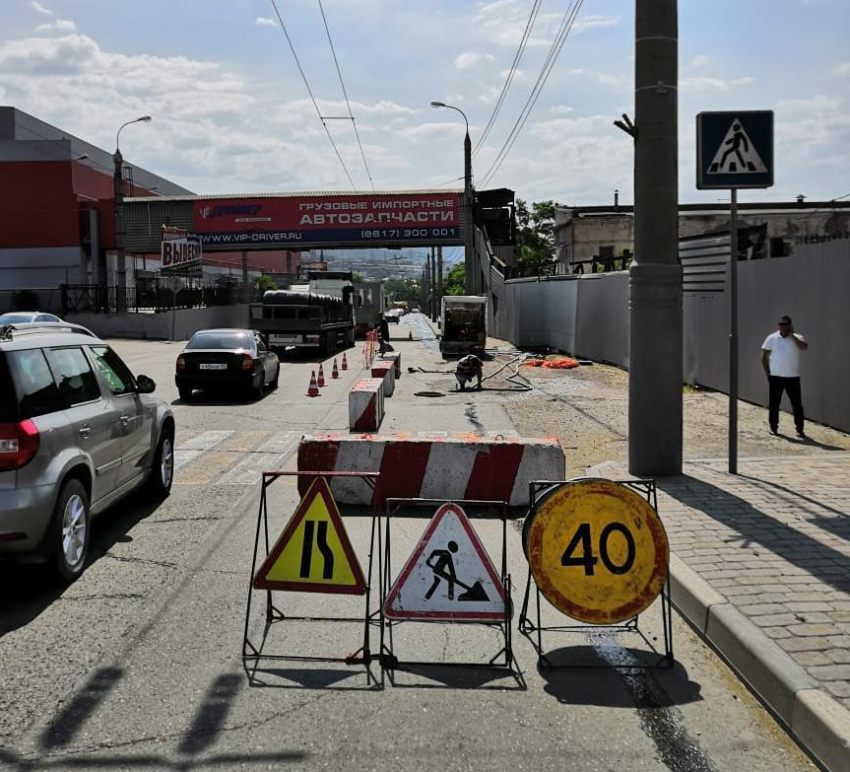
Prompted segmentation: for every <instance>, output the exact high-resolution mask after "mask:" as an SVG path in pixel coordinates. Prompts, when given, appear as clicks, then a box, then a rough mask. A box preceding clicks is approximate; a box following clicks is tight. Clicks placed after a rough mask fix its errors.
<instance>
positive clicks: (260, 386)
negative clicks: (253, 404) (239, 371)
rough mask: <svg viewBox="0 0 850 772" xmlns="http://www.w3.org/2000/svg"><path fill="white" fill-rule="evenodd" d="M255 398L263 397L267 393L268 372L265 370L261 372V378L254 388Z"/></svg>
mask: <svg viewBox="0 0 850 772" xmlns="http://www.w3.org/2000/svg"><path fill="white" fill-rule="evenodd" d="M252 392H253V395H254V399H262V398H263V396H264V395H265V393H266V373H265V371H261V372H260V380H259V382H258V383H257V385H256V386H255V387H254V388H253V389H252Z"/></svg>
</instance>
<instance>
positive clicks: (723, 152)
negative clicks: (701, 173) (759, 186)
mask: <svg viewBox="0 0 850 772" xmlns="http://www.w3.org/2000/svg"><path fill="white" fill-rule="evenodd" d="M765 172H767V167H766V166H765V165H764V161H762V160H761V156H760V155H759V152H758V150H756V147H755V145H754V144H753V142H752V140H751V139H750V137H749V135H748V134H747V132H746V130H745V129H744V127H743V125H742V124H741V121H739V120H738V119H737V118H736V119H735V120H733V121H732V123H731V125H730V126H729V130H728V131H727V132H726V134H725V135H724V137H723V141H722V142H721V143H720V147H719V148H718V149H717V152H716V153H715V154H714V158H713V159H712V161H711V163H710V164H709V166H708V169H707V171H706V174H764V173H765Z"/></svg>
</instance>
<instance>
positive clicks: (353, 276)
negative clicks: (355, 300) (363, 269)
mask: <svg viewBox="0 0 850 772" xmlns="http://www.w3.org/2000/svg"><path fill="white" fill-rule="evenodd" d="M351 281H363V274H362V273H360V272H359V271H354V273H352V274H351Z"/></svg>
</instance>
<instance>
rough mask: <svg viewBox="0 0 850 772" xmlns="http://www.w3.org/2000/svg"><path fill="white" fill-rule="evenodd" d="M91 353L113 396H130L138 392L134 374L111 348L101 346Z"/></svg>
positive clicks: (93, 349)
mask: <svg viewBox="0 0 850 772" xmlns="http://www.w3.org/2000/svg"><path fill="white" fill-rule="evenodd" d="M91 352H92V356H93V357H94V362H95V364H96V365H97V369H98V370H100V374H101V375H102V376H103V380H105V381H106V385H107V386H108V387H109V390H110V391H111V392H112V393H113V394H115V395H118V394H130V393H132V392H134V391H135V390H136V383H135V381H134V379H133V374H132V373H131V372H130V370H129V369H128V368H127V365H125V364H124V363H123V362H122V361H121V358H120V357H119V356H118V354H116V353H115V352H114V351H113V350H112V349H111V348H107V347H106V346H100V347H98V348H92V349H91Z"/></svg>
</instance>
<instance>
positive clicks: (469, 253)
mask: <svg viewBox="0 0 850 772" xmlns="http://www.w3.org/2000/svg"><path fill="white" fill-rule="evenodd" d="M463 196H464V198H465V199H466V211H465V212H464V214H465V222H464V231H463V252H464V263H465V265H464V268H465V271H466V273H465V276H466V281H465V282H464V284H465V285H466V289H465V291H466V294H467V295H473V294H475V293H476V292H477V291H478V273H479V272H478V270H477V266H476V265H475V231H474V228H475V225H474V217H473V213H472V212H473V207H472V140H470V138H469V125H468V124H467V127H466V137H464V140H463Z"/></svg>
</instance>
